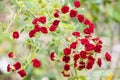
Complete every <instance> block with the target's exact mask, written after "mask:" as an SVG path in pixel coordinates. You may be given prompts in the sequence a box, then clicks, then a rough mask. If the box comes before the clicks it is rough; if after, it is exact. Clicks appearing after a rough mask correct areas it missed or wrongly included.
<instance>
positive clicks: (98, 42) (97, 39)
mask: <svg viewBox="0 0 120 80" xmlns="http://www.w3.org/2000/svg"><path fill="white" fill-rule="evenodd" d="M92 40H93V41H94V42H95V43H96V44H102V43H103V42H102V41H101V40H100V39H99V38H93V39H92Z"/></svg>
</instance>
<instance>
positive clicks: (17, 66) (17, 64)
mask: <svg viewBox="0 0 120 80" xmlns="http://www.w3.org/2000/svg"><path fill="white" fill-rule="evenodd" d="M13 66H14V67H15V69H16V70H19V69H20V68H21V63H20V62H16V63H15V64H14V65H13Z"/></svg>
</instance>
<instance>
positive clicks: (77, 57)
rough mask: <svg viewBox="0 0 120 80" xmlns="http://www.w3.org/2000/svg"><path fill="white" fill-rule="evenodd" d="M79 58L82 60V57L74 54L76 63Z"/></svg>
mask: <svg viewBox="0 0 120 80" xmlns="http://www.w3.org/2000/svg"><path fill="white" fill-rule="evenodd" d="M79 58H80V55H79V54H76V53H75V54H74V62H76V61H77V60H78V59H79Z"/></svg>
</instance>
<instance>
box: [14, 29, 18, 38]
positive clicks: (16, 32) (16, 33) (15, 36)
mask: <svg viewBox="0 0 120 80" xmlns="http://www.w3.org/2000/svg"><path fill="white" fill-rule="evenodd" d="M13 38H14V39H18V38H19V32H18V31H14V32H13Z"/></svg>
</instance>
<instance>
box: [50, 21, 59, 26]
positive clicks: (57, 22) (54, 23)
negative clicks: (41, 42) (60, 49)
mask: <svg viewBox="0 0 120 80" xmlns="http://www.w3.org/2000/svg"><path fill="white" fill-rule="evenodd" d="M59 23H60V20H54V21H53V23H52V24H53V25H54V26H58V25H59Z"/></svg>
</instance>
